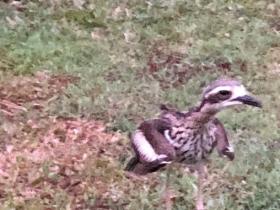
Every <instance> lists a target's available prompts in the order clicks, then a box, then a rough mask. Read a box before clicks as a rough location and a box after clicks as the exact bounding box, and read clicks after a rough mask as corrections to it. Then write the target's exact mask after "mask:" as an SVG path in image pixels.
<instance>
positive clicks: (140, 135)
mask: <svg viewBox="0 0 280 210" xmlns="http://www.w3.org/2000/svg"><path fill="white" fill-rule="evenodd" d="M241 104H247V105H251V106H257V107H261V103H260V102H259V101H258V100H256V99H255V98H253V97H252V96H250V94H249V92H248V91H247V90H246V88H245V87H244V86H243V85H242V84H241V83H240V82H239V81H237V80H233V79H219V80H216V81H214V82H212V83H211V84H210V85H209V86H207V87H206V88H205V89H204V91H203V97H202V100H201V102H200V104H199V106H197V107H194V108H192V109H190V110H189V111H187V112H180V111H177V110H175V109H170V108H167V107H166V106H162V107H161V110H162V112H161V114H160V115H159V117H158V118H156V119H151V120H147V121H144V122H142V123H141V124H140V126H139V127H138V129H137V130H136V131H135V132H133V133H132V135H131V142H132V146H133V149H134V151H135V154H136V155H135V157H134V158H133V159H132V160H131V161H130V162H129V164H128V166H127V170H129V171H132V172H134V173H136V174H142V175H143V174H146V173H150V172H154V171H157V170H158V169H159V168H161V167H163V166H165V165H166V164H168V163H169V162H172V161H175V162H180V163H184V164H197V163H201V162H203V160H206V159H208V158H209V156H210V154H211V153H212V151H213V150H214V148H216V149H217V151H218V153H219V154H220V155H222V156H227V157H228V158H229V159H230V160H233V159H234V151H233V147H232V146H231V145H230V143H229V141H228V138H227V134H226V131H225V129H224V126H223V125H222V123H221V122H220V121H219V120H218V119H217V118H215V115H216V113H218V112H219V111H221V110H222V109H224V108H227V107H231V106H234V105H241ZM199 206H203V202H202V204H201V202H200V204H199ZM197 209H203V208H197Z"/></svg>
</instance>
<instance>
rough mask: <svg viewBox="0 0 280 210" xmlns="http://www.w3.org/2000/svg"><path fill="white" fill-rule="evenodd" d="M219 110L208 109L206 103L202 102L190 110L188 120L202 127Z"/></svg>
mask: <svg viewBox="0 0 280 210" xmlns="http://www.w3.org/2000/svg"><path fill="white" fill-rule="evenodd" d="M217 112H218V111H216V110H212V109H208V108H207V107H206V105H205V104H204V103H201V104H200V106H198V107H196V108H193V109H192V110H191V111H190V112H189V114H188V116H187V117H186V121H187V122H191V123H192V124H193V125H197V126H198V127H200V126H203V125H204V124H206V123H208V122H209V121H210V120H212V119H213V118H214V117H215V115H216V114H217Z"/></svg>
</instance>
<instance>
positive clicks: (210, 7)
mask: <svg viewBox="0 0 280 210" xmlns="http://www.w3.org/2000/svg"><path fill="white" fill-rule="evenodd" d="M0 4H1V9H0V17H1V18H0V24H1V27H0V72H1V74H0V75H1V77H0V79H1V81H2V83H1V84H2V85H1V89H0V93H1V94H0V95H1V100H3V99H5V100H10V101H12V102H13V103H15V104H17V105H19V106H20V107H21V108H22V107H23V108H25V109H26V110H27V111H26V112H24V111H22V109H20V110H19V111H18V109H17V108H9V107H8V108H7V107H5V106H4V105H1V109H3V110H6V111H7V110H8V111H9V112H10V113H12V115H13V117H12V120H11V119H10V118H9V117H8V118H7V116H6V115H5V114H4V115H3V116H1V118H2V121H1V136H3V138H2V140H1V145H2V146H1V148H2V149H1V155H4V154H6V153H5V152H7V151H6V150H7V148H8V147H7V145H12V146H13V147H14V148H16V149H15V150H16V151H17V152H18V153H16V152H15V156H16V157H17V158H19V159H20V157H21V156H24V155H22V153H21V152H22V150H23V148H28V149H27V150H28V151H30V152H32V148H33V147H34V148H36V147H37V146H38V145H40V144H39V143H38V139H43V136H44V135H46V136H48V135H51V134H52V132H54V134H52V135H55V136H56V137H57V138H59V139H60V138H61V135H58V134H61V132H62V131H63V132H62V133H63V135H62V136H64V134H65V133H67V132H70V131H69V128H68V127H67V126H66V127H63V126H62V128H60V130H59V131H57V130H56V129H57V128H56V127H55V126H56V125H57V124H56V123H53V121H51V120H52V118H51V117H56V116H60V117H63V119H69V118H71V119H76V120H78V119H83V120H86V121H89V122H92V121H99V120H101V121H102V122H103V124H102V126H101V125H100V126H101V127H102V128H104V129H105V130H102V135H105V136H106V138H108V139H110V138H111V135H114V132H117V133H118V139H119V140H118V141H117V142H113V143H111V144H109V145H108V148H106V147H105V148H106V150H107V151H108V154H107V153H106V152H105V154H103V153H100V151H99V149H98V145H99V143H98V144H97V145H96V146H92V145H88V147H89V148H91V149H92V151H88V150H85V151H84V150H82V151H84V152H85V153H86V154H88V155H89V156H88V157H87V158H86V159H85V160H83V161H84V162H83V161H82V162H79V164H82V165H83V167H81V168H78V170H74V172H71V173H70V172H69V173H70V174H66V175H61V174H59V173H58V171H56V170H55V168H56V167H58V168H61V167H63V166H64V167H66V168H67V167H68V165H67V164H66V163H64V162H63V163H60V164H59V163H57V162H55V161H52V159H51V158H50V159H48V158H47V161H46V160H44V161H42V162H40V161H39V163H36V164H34V163H32V164H31V162H30V161H29V160H25V159H23V160H17V161H16V162H13V164H12V165H11V166H10V167H11V168H10V169H9V170H10V171H9V173H12V174H14V179H15V180H14V182H13V181H11V183H13V187H15V190H12V184H11V185H9V184H8V185H7V184H6V183H5V182H6V181H5V180H1V181H0V183H1V186H2V189H3V190H2V191H0V199H1V203H2V204H1V205H2V206H1V209H46V208H47V209H48V208H49V209H75V208H83V209H90V208H97V207H100V209H102V208H103V209H136V208H140V209H162V208H163V206H162V205H161V197H162V191H163V187H162V183H163V182H164V177H165V173H164V172H162V173H158V174H154V175H151V177H150V178H149V180H146V181H145V180H142V181H132V180H130V179H127V178H126V177H125V176H124V174H123V171H122V168H123V166H124V164H125V163H126V161H127V159H128V158H129V157H130V151H131V149H130V147H129V143H128V139H127V137H126V136H127V133H128V132H129V131H131V130H133V129H134V128H135V126H136V125H137V123H139V122H141V120H143V119H145V118H149V117H153V116H155V115H156V113H158V111H159V110H158V105H159V104H160V103H170V104H174V105H176V106H177V107H178V108H180V109H185V108H186V107H189V106H192V105H195V104H196V101H198V100H199V97H200V94H201V89H202V87H203V86H204V85H205V84H207V83H208V82H209V81H211V80H212V79H215V78H217V77H219V76H222V75H227V76H232V77H235V78H238V79H241V80H242V81H243V82H244V83H245V84H246V86H248V87H249V89H250V90H251V91H252V92H253V93H254V94H255V95H257V96H258V97H259V98H260V99H261V100H262V101H263V104H264V109H263V110H262V111H260V110H255V109H247V108H246V109H242V112H241V110H228V111H225V112H222V113H220V114H219V118H220V119H221V120H222V121H223V122H224V123H225V126H226V128H227V130H228V133H229V136H230V139H231V142H233V144H234V145H235V151H236V160H235V161H234V163H233V164H231V165H230V167H229V168H228V169H227V170H226V171H225V172H224V173H221V172H220V169H222V168H223V167H224V166H225V160H224V159H221V158H219V157H217V156H216V155H213V161H212V164H211V165H210V174H212V176H213V180H214V181H213V183H209V185H208V187H207V189H206V192H205V194H206V196H207V207H208V209H213V210H214V209H250V210H251V209H252V210H258V209H268V210H274V209H275V210H276V209H279V208H280V200H279V197H280V190H279V189H280V188H279V187H280V183H279V181H278V180H280V175H279V174H280V173H279V169H280V167H279V166H280V162H279V161H280V159H279V139H280V132H279V130H280V129H279V127H280V115H279V109H280V105H279V100H280V98H279V94H278V90H279V88H280V83H279V82H278V80H279V77H280V72H279V65H280V60H279V55H280V42H279V40H280V39H279V38H280V37H279V12H280V5H279V2H277V1H276V2H275V1H272V0H269V1H262V0H257V1H251V0H238V1H234V2H233V1H226V0H216V1H206V0H204V1H183V0H174V1H162V0H156V1H124V0H120V1H112V0H108V1H102V0H96V1H82V0H80V1H79V0H78V1H66V0H60V1H22V5H23V6H24V9H23V10H21V11H17V10H16V9H15V8H14V7H12V6H11V5H10V4H7V3H4V2H1V3H0ZM42 72H43V73H42ZM38 74H39V76H38ZM40 74H41V77H42V76H43V78H45V77H49V76H46V75H72V76H75V77H79V80H78V81H75V82H72V81H71V82H67V85H65V84H64V83H59V82H57V83H55V84H56V85H50V84H52V82H49V80H47V79H45V80H44V79H43V80H42V79H41V80H40ZM16 78H20V79H19V80H27V83H26V85H27V86H28V87H29V86H30V93H29V92H28V91H29V90H28V88H26V90H25V89H24V90H25V91H22V92H24V93H21V92H19V94H18V95H16V94H12V93H14V92H17V91H18V90H19V89H21V88H19V87H22V86H20V85H19V83H20V82H12V81H17V79H16ZM22 78H25V79H22ZM26 78H31V79H26ZM38 78H39V79H38ZM59 78H60V77H59ZM30 80H31V81H33V80H34V81H37V80H38V83H39V84H42V86H40V85H39V90H37V89H36V85H34V83H32V82H31V83H30ZM66 80H67V79H66ZM7 81H8V82H7ZM50 81H60V82H61V79H60V80H59V79H57V77H55V79H53V80H50ZM35 83H36V82H35ZM13 84H14V85H13ZM24 85H25V83H24ZM24 85H23V86H24ZM60 86H63V87H64V88H63V91H60ZM33 88H35V89H33ZM53 89H55V90H57V89H59V91H53ZM33 90H34V91H35V92H36V91H38V92H36V93H41V94H43V95H44V94H45V95H44V96H46V97H45V98H44V97H43V98H38V97H34V98H31V99H30V97H29V96H30V95H33V94H34V91H33ZM5 91H6V92H7V93H6V92H5ZM32 91H33V92H32ZM9 93H10V94H9ZM26 93H28V94H26ZM39 96H40V94H39ZM13 97H14V98H13ZM26 97H28V98H29V100H23V101H20V102H19V99H21V100H22V98H26ZM12 99H13V100H12ZM34 103H38V104H40V105H41V106H42V107H43V108H42V109H41V110H40V112H38V111H36V108H34ZM35 107H36V106H35ZM15 110H17V111H15ZM30 120H34V122H36V123H37V124H38V125H42V128H41V127H40V128H34V127H31V128H30V127H28V128H26V127H24V124H26V123H27V122H30ZM51 122H52V123H51ZM79 122H80V121H79ZM67 123H68V124H69V123H70V122H69V121H67ZM67 123H66V124H67ZM71 123H73V122H72V121H71ZM71 123H70V124H71ZM84 123H85V122H84V121H83V123H80V124H77V125H76V124H75V123H74V124H75V125H76V127H75V128H77V129H78V128H81V129H82V130H83V129H85V130H86V128H85V127H84V126H85V125H84ZM49 124H51V125H53V126H54V127H55V129H54V128H52V127H51V126H50V127H49ZM68 124H67V125H68ZM93 124H94V123H93ZM59 125H60V124H59ZM63 125H64V124H63ZM71 125H72V124H71ZM44 126H45V127H44ZM61 130H62V131H61ZM70 130H71V129H70ZM56 132H58V133H56ZM83 132H84V130H83ZM83 132H82V133H83ZM92 132H94V130H93V131H92ZM70 133H71V132H70ZM112 133H113V134H112ZM67 134H68V133H67ZM96 135H97V134H96ZM98 135H101V134H99V133H98ZM107 135H108V136H109V137H107ZM7 136H8V137H7ZM69 138H70V137H69ZM73 138H74V137H73ZM90 138H91V137H90ZM104 138H105V137H104ZM71 139H72V137H71V138H70V140H71ZM74 139H75V138H74ZM70 140H69V141H70ZM72 140H73V139H72ZM61 144H65V146H67V145H68V142H66V143H65V142H62V143H61ZM99 146H100V145H99ZM81 147H82V148H84V147H83V146H81ZM100 147H102V148H103V147H104V145H103V144H102V145H101V146H100ZM34 148H33V149H34ZM78 148H80V147H78ZM77 155H78V156H79V154H77ZM49 157H53V156H49ZM67 157H68V158H69V159H71V158H73V157H72V156H71V155H70V156H67V155H66V156H65V158H66V159H67ZM11 158H12V157H11ZM56 158H58V157H56ZM58 159H59V158H58ZM65 161H66V160H65ZM74 162H75V161H74ZM77 164H78V163H77ZM79 164H78V165H79ZM2 167H4V166H2ZM25 167H26V168H29V169H32V170H31V171H30V172H28V171H27V172H26V170H25V169H24V168H25ZM69 167H70V166H69ZM12 169H13V170H12ZM3 170H4V169H3ZM37 170H38V174H37V175H36V177H38V180H35V184H34V185H32V183H33V181H34V180H33V181H32V180H31V181H30V180H29V182H28V184H27V185H24V184H22V183H21V182H18V181H17V180H21V179H23V180H24V179H25V178H26V177H30V176H33V175H32V173H35V174H36V171H37ZM69 170H70V169H69ZM71 170H72V169H71ZM71 170H70V171H71ZM72 173H73V174H72ZM65 180H66V181H65ZM69 180H70V183H71V184H68V185H67V184H66V186H67V187H63V185H62V184H61V183H62V182H69ZM75 181H80V184H77V185H75ZM172 182H173V183H172V186H173V187H174V190H175V191H176V192H177V194H178V195H177V197H176V203H175V206H174V209H191V208H193V196H192V193H193V191H194V188H195V187H194V186H195V180H194V179H193V178H192V177H186V176H183V172H182V171H181V170H180V169H179V170H177V171H176V170H174V172H173V174H172ZM75 186H78V187H76V188H81V189H76V188H75ZM34 188H35V191H36V190H37V191H36V192H37V193H38V196H36V195H33V196H30V195H29V194H28V195H27V194H26V191H28V189H29V190H30V191H32V190H34ZM79 190H80V191H79ZM24 192H25V193H24ZM39 192H40V193H39ZM75 192H76V193H77V194H75ZM78 192H79V193H78ZM39 195H40V196H39Z"/></svg>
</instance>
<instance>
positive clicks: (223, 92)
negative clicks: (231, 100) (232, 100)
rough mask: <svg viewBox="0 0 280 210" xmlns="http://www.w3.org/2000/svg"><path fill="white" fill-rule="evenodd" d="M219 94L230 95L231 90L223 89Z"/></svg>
mask: <svg viewBox="0 0 280 210" xmlns="http://www.w3.org/2000/svg"><path fill="white" fill-rule="evenodd" d="M219 94H220V95H222V96H228V95H230V94H231V92H230V91H228V90H221V91H219Z"/></svg>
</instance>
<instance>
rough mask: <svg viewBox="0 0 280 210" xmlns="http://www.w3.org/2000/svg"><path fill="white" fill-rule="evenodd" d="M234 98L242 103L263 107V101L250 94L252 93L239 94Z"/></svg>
mask: <svg viewBox="0 0 280 210" xmlns="http://www.w3.org/2000/svg"><path fill="white" fill-rule="evenodd" d="M234 100H236V101H240V102H241V103H243V104H247V105H250V106H256V107H259V108H262V103H261V102H260V101H259V100H258V99H256V98H254V97H253V96H250V95H245V96H239V97H237V98H235V99H234Z"/></svg>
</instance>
